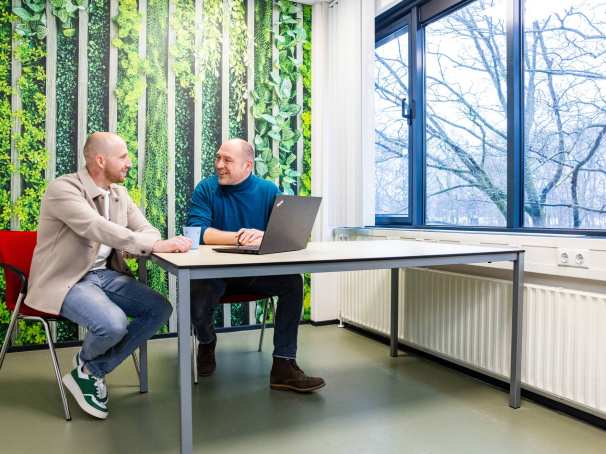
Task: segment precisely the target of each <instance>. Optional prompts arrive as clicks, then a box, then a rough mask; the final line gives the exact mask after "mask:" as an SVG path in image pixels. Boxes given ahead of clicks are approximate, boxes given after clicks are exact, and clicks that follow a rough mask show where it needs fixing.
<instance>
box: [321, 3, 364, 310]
mask: <svg viewBox="0 0 606 454" xmlns="http://www.w3.org/2000/svg"><path fill="white" fill-rule="evenodd" d="M332 5H333V6H329V5H328V4H326V3H321V4H315V5H314V7H313V8H314V9H313V15H312V17H313V19H312V20H313V26H312V30H313V31H312V33H313V35H312V42H313V47H312V52H313V55H312V65H313V66H312V74H313V77H312V84H313V86H312V91H313V93H314V96H313V100H312V102H313V105H312V112H313V115H312V137H313V139H312V140H313V143H312V147H313V150H314V159H313V163H312V166H313V167H312V193H313V194H314V195H321V196H322V197H323V200H322V205H321V208H320V213H319V215H318V221H317V222H316V227H315V229H314V232H313V238H314V239H315V240H331V239H332V232H333V229H334V228H335V227H342V226H361V225H369V224H372V223H374V192H375V191H374V148H373V147H374V137H373V135H372V132H373V130H374V126H373V124H372V122H373V119H374V111H373V96H374V93H373V86H372V84H373V75H374V72H373V65H372V60H373V58H374V17H375V11H374V4H373V3H372V2H369V1H367V0H339V2H337V3H334V4H332ZM335 292H337V288H336V287H335V286H334V275H333V276H330V275H328V276H327V275H314V276H313V277H312V301H313V303H312V314H311V317H312V320H314V321H321V320H331V319H335V318H337V316H338V305H337V302H336V296H337V295H336V293H335Z"/></svg>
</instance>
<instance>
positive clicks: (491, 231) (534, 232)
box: [359, 224, 606, 238]
mask: <svg viewBox="0 0 606 454" xmlns="http://www.w3.org/2000/svg"><path fill="white" fill-rule="evenodd" d="M359 228H360V229H375V230H376V229H385V230H414V231H425V232H444V233H465V234H478V235H515V236H535V237H537V236H544V237H562V238H596V237H598V238H599V237H604V238H606V230H579V231H578V232H573V231H568V230H565V229H553V230H554V231H550V230H548V229H532V228H526V229H506V228H504V227H495V228H491V227H477V228H474V227H444V226H423V227H414V226H410V225H397V224H389V225H387V224H386V225H381V224H379V225H368V226H364V227H359Z"/></svg>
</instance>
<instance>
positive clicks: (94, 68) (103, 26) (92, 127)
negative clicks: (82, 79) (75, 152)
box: [87, 0, 110, 133]
mask: <svg viewBox="0 0 606 454" xmlns="http://www.w3.org/2000/svg"><path fill="white" fill-rule="evenodd" d="M88 5H89V11H88V118H87V133H93V132H95V131H107V130H108V119H109V114H108V113H109V107H108V99H109V44H110V43H109V41H110V35H109V1H107V0H89V2H88Z"/></svg>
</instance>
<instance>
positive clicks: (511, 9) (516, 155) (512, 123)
mask: <svg viewBox="0 0 606 454" xmlns="http://www.w3.org/2000/svg"><path fill="white" fill-rule="evenodd" d="M522 1H523V0H508V2H507V227H508V228H520V227H522V226H523V223H524V217H523V213H524V131H525V128H524V93H523V91H524V68H523V61H522V50H523V22H522Z"/></svg>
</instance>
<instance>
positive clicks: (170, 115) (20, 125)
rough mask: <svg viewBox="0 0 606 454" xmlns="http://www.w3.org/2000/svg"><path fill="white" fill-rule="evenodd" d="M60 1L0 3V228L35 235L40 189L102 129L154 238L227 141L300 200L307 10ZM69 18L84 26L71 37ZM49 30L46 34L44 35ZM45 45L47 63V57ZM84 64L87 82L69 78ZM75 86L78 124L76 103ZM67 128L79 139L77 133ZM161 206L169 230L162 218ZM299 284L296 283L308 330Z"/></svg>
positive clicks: (183, 206) (155, 278)
mask: <svg viewBox="0 0 606 454" xmlns="http://www.w3.org/2000/svg"><path fill="white" fill-rule="evenodd" d="M72 3H74V5H76V6H77V7H78V8H77V9H76V10H72V9H71V8H70V9H69V11H68V10H67V9H66V8H65V7H64V2H62V1H59V0H57V1H55V0H48V4H49V5H50V8H47V1H44V0H29V1H28V2H24V3H23V4H22V6H21V7H20V8H15V9H14V10H12V9H11V4H12V2H11V1H10V0H0V228H2V229H18V230H35V229H36V228H37V225H38V215H39V207H40V200H41V197H42V195H43V194H44V191H45V189H46V184H47V181H48V178H50V177H51V176H52V175H56V176H59V175H62V174H65V173H70V172H73V171H75V170H76V169H77V163H78V154H79V153H81V152H82V150H78V149H77V147H78V144H77V138H78V136H79V134H82V133H84V134H86V135H88V134H90V133H91V132H94V131H103V130H115V131H116V132H117V133H118V134H120V135H121V136H122V137H123V138H124V139H125V141H126V143H127V146H128V149H129V154H130V158H131V160H132V162H133V168H132V169H131V172H130V173H129V176H128V178H127V181H126V182H125V185H126V187H127V188H128V190H129V193H130V194H131V196H132V197H133V199H134V200H135V202H136V203H137V204H138V205H139V206H140V207H141V208H142V210H143V211H144V212H145V215H146V216H147V218H148V219H149V220H150V221H151V222H152V223H153V224H154V225H155V226H156V227H157V228H159V229H160V231H161V232H162V234H163V235H164V236H167V235H168V233H169V228H174V231H175V232H176V233H177V234H179V233H181V231H182V227H183V225H184V223H185V222H186V218H187V211H188V209H189V204H190V198H191V193H192V191H193V188H194V186H195V184H196V183H197V182H198V181H195V179H196V178H197V177H198V176H199V177H201V178H204V177H206V176H209V175H212V174H213V173H214V155H215V153H216V151H217V149H218V147H219V145H220V144H221V142H222V141H223V139H224V138H225V136H227V137H229V138H232V137H241V138H244V139H247V140H250V141H251V142H253V143H254V144H255V147H256V150H257V158H256V162H255V171H256V173H257V174H258V175H259V176H261V177H264V178H268V179H271V180H273V181H275V182H276V183H277V184H278V185H279V186H280V189H281V190H282V191H284V192H285V193H290V194H295V193H296V194H300V195H309V194H310V192H311V11H312V9H311V7H310V6H303V5H300V4H297V3H295V2H292V1H290V0H274V1H272V0H258V1H254V2H249V1H247V0H230V1H227V0H204V1H200V0H170V1H169V0H147V2H146V8H145V10H142V11H141V10H140V6H139V2H138V1H137V0H88V1H79V0H78V1H73V2H72ZM81 10H83V11H84V14H85V15H86V16H87V22H86V23H87V24H88V26H87V27H88V29H87V30H86V31H87V33H86V35H82V36H81V30H80V29H81V27H83V26H85V25H82V24H85V22H83V23H82V24H80V22H79V14H80V11H81ZM110 11H113V12H114V13H113V15H112V13H111V12H110ZM171 14H172V16H171ZM51 21H54V24H55V25H56V27H48V24H51ZM249 24H252V25H253V29H249ZM112 30H113V32H112ZM112 33H113V34H112ZM142 37H145V41H144V42H142ZM49 40H52V42H51V41H49ZM251 41H252V55H251V52H250V49H251V47H250V43H251ZM49 42H51V43H52V44H54V46H50V47H48V49H51V52H55V50H53V49H56V55H50V56H47V44H48V43H49ZM112 55H114V56H115V58H114V57H112ZM82 58H84V59H86V65H85V67H86V68H87V79H86V80H85V81H82V80H79V74H78V67H79V65H80V64H81V60H80V59H82ZM49 63H54V64H50V66H49ZM14 68H17V71H18V72H17V73H15V74H13V73H12V71H13V70H14ZM49 70H50V71H55V73H54V79H53V78H52V77H51V78H50V79H49V77H48V76H49V75H53V74H47V72H48V71H49ZM251 74H254V76H253V77H254V80H252V81H251V86H253V87H254V88H253V89H252V90H251V91H250V92H249V88H248V87H249V77H250V75H251ZM172 77H174V80H173V79H172ZM49 80H50V81H52V80H54V81H55V83H54V84H53V83H52V82H47V81H49ZM47 83H49V86H48V87H47ZM83 83H84V84H86V100H85V102H86V103H85V105H86V112H84V111H83V110H82V109H81V108H79V101H80V100H79V99H78V96H79V95H78V86H79V84H83ZM112 84H115V85H112ZM301 84H302V86H303V94H302V95H301V92H300V90H299V91H298V90H297V86H298V85H299V86H301ZM112 87H113V88H112ZM47 96H50V97H53V98H50V99H51V100H52V101H54V105H55V106H56V112H55V113H54V115H53V114H49V113H48V112H47ZM142 100H144V101H145V102H144V104H145V110H144V111H141V109H140V107H141V102H142ZM80 105H82V103H80ZM169 109H174V111H170V110H169ZM84 115H85V116H84ZM224 115H225V118H224ZM79 119H80V121H79ZM47 123H48V124H47ZM249 124H250V125H251V126H250V128H252V131H254V133H253V134H254V135H253V137H248V134H249ZM79 125H86V126H85V127H86V131H78V128H79ZM298 125H301V126H300V127H299V126H298ZM142 131H144V132H145V133H144V134H142ZM53 134H54V135H53ZM49 137H54V138H55V142H48V140H49ZM301 142H302V147H303V156H302V157H300V159H302V162H301V163H298V162H297V149H298V148H299V149H300V147H298V144H299V143H301ZM47 143H49V144H50V145H48V149H47ZM196 147H198V149H197V150H196ZM171 153H172V154H173V155H172V156H171ZM173 156H174V160H173V159H172V158H173ZM173 162H174V165H173ZM49 166H54V167H53V168H50V167H49ZM297 169H299V172H298V171H297ZM171 181H174V187H171V186H169V184H172V183H170V182H171ZM173 207H174V212H175V219H174V220H172V219H168V212H169V208H171V209H172V208H173ZM171 226H172V227H171ZM132 267H133V269H136V263H133V264H132ZM148 280H149V284H150V285H151V286H152V287H153V288H155V289H157V290H158V291H160V292H162V293H164V294H165V295H168V294H169V285H168V277H167V275H166V273H165V272H163V271H161V270H160V269H158V268H156V267H153V266H149V268H148ZM309 284H310V279H309V276H306V278H305V312H304V313H305V317H306V318H309V313H310V297H309V295H310V291H309ZM3 289H4V276H3V275H2V276H0V336H2V338H3V335H4V333H5V331H6V326H7V324H8V319H9V315H10V314H9V312H8V311H7V310H6V307H5V305H4V302H3V299H4V290H3ZM249 307H250V306H249V304H241V305H232V306H231V307H230V310H231V319H230V320H227V322H226V323H230V324H231V326H242V325H247V324H248V323H249V320H250V317H251V316H253V319H255V320H257V322H259V321H260V320H261V318H262V313H261V312H262V310H261V308H262V304H261V302H258V303H257V306H256V309H255V313H254V314H249ZM224 310H225V309H224V308H223V307H221V308H220V310H217V312H216V324H217V326H223V324H224V315H223V311H224ZM272 319H273V314H271V313H269V314H268V320H269V321H271V320H272ZM56 333H57V340H58V341H59V342H61V341H68V340H75V339H77V337H78V329H77V326H76V325H75V324H72V323H59V324H57V327H56ZM43 342H45V336H44V332H43V330H42V329H41V326H38V325H37V324H36V323H29V322H28V323H26V322H21V323H20V324H19V327H18V333H17V337H16V341H15V342H14V345H27V344H39V343H43Z"/></svg>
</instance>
